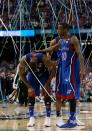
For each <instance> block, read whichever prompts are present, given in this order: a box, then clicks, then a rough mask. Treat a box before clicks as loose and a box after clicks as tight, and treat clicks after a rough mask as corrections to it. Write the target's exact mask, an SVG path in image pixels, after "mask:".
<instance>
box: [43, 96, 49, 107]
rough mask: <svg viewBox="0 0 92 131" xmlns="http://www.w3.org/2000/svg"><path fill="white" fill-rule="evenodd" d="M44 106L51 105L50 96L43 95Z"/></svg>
mask: <svg viewBox="0 0 92 131" xmlns="http://www.w3.org/2000/svg"><path fill="white" fill-rule="evenodd" d="M44 102H45V106H50V105H51V98H50V97H44Z"/></svg>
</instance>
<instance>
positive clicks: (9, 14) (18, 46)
mask: <svg viewBox="0 0 92 131" xmlns="http://www.w3.org/2000/svg"><path fill="white" fill-rule="evenodd" d="M61 22H67V23H69V25H70V27H71V29H70V30H69V32H70V33H72V34H75V35H76V36H77V37H78V39H79V41H80V45H81V49H82V53H83V56H84V60H85V65H86V75H87V79H86V80H87V84H88V85H87V92H86V93H85V90H83V92H84V94H82V97H81V99H80V102H85V103H88V102H92V83H91V82H92V0H0V93H1V94H0V102H1V104H4V105H5V102H7V99H6V96H7V95H10V94H11V92H12V91H13V89H12V83H13V79H14V78H13V77H14V75H15V72H16V67H17V65H18V63H19V60H20V58H21V57H22V56H23V55H25V54H27V53H29V52H31V51H32V50H35V49H43V48H46V47H49V44H50V41H51V40H52V39H54V38H55V37H56V36H57V35H58V34H57V25H58V23H61ZM89 76H90V77H89ZM5 83H6V84H5ZM83 86H84V85H83ZM8 104H10V103H8ZM90 105H92V103H91V104H90ZM7 106H8V108H9V105H7ZM87 106H88V107H90V109H88V110H87V111H92V109H91V106H89V105H83V106H82V108H83V109H82V110H85V107H87ZM14 107H15V105H14ZM1 108H3V107H2V105H1ZM3 109H4V108H3ZM12 111H13V107H11V114H10V116H13V114H12ZM52 114H53V112H52ZM10 116H9V117H10ZM15 117H16V116H14V117H13V119H15ZM18 118H21V119H22V118H23V119H24V116H20V117H19V116H18ZM26 118H28V116H27V117H26ZM82 118H83V117H82ZM86 118H87V116H86V117H85V119H86ZM0 119H1V120H2V119H6V117H4V116H2V115H1V117H0ZM10 119H11V117H10ZM80 119H81V118H80ZM90 120H91V122H92V118H90ZM84 122H85V121H84ZM20 123H21V122H20ZM25 123H26V122H25ZM38 123H39V122H38ZM85 123H86V122H85ZM18 124H19V123H18ZM20 125H21V124H20ZM88 127H90V128H88ZM0 128H1V129H12V127H7V125H6V128H4V127H0ZM23 128H24V129H26V124H25V127H23ZM23 128H22V127H21V126H20V127H19V126H18V128H15V129H22V130H23ZM39 129H40V128H39ZM42 129H43V128H42ZM55 129H56V128H55ZM91 129H92V127H91V126H90V124H89V123H88V125H87V127H86V128H85V131H86V130H89V131H91ZM44 130H45V129H44ZM51 131H52V130H51Z"/></svg>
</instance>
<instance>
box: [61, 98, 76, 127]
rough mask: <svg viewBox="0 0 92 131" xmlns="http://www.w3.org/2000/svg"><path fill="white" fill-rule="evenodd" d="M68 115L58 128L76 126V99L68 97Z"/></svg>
mask: <svg viewBox="0 0 92 131" xmlns="http://www.w3.org/2000/svg"><path fill="white" fill-rule="evenodd" d="M69 102H70V117H69V119H68V121H67V122H66V124H64V125H62V126H60V128H74V127H76V126H77V123H76V100H75V99H70V100H69Z"/></svg>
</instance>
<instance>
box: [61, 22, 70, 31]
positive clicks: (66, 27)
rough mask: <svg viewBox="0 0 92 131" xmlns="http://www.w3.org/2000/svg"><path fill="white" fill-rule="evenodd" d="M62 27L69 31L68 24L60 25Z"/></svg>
mask: <svg viewBox="0 0 92 131" xmlns="http://www.w3.org/2000/svg"><path fill="white" fill-rule="evenodd" d="M62 27H63V28H64V29H67V30H69V28H70V25H69V24H67V23H62Z"/></svg>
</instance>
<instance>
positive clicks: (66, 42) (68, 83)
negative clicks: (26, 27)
mask: <svg viewBox="0 0 92 131" xmlns="http://www.w3.org/2000/svg"><path fill="white" fill-rule="evenodd" d="M68 31H69V26H68V24H67V23H63V24H62V28H61V33H60V38H61V37H62V38H61V40H59V42H58V44H56V45H55V46H52V47H49V48H47V49H44V50H42V51H41V50H39V51H38V52H45V51H48V52H50V53H51V52H53V51H57V50H58V49H60V51H61V53H60V55H59V64H58V72H57V92H56V98H57V102H56V110H57V115H58V116H59V115H60V107H61V106H60V104H58V103H60V102H61V98H63V99H69V101H70V117H69V119H68V121H67V122H66V124H64V125H61V126H59V127H60V128H73V127H76V126H77V125H78V123H77V119H76V100H77V99H79V95H80V77H81V79H83V78H84V76H85V71H84V60H83V56H82V53H81V49H80V44H79V41H78V39H77V37H76V36H71V35H70V34H69V32H68Z"/></svg>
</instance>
